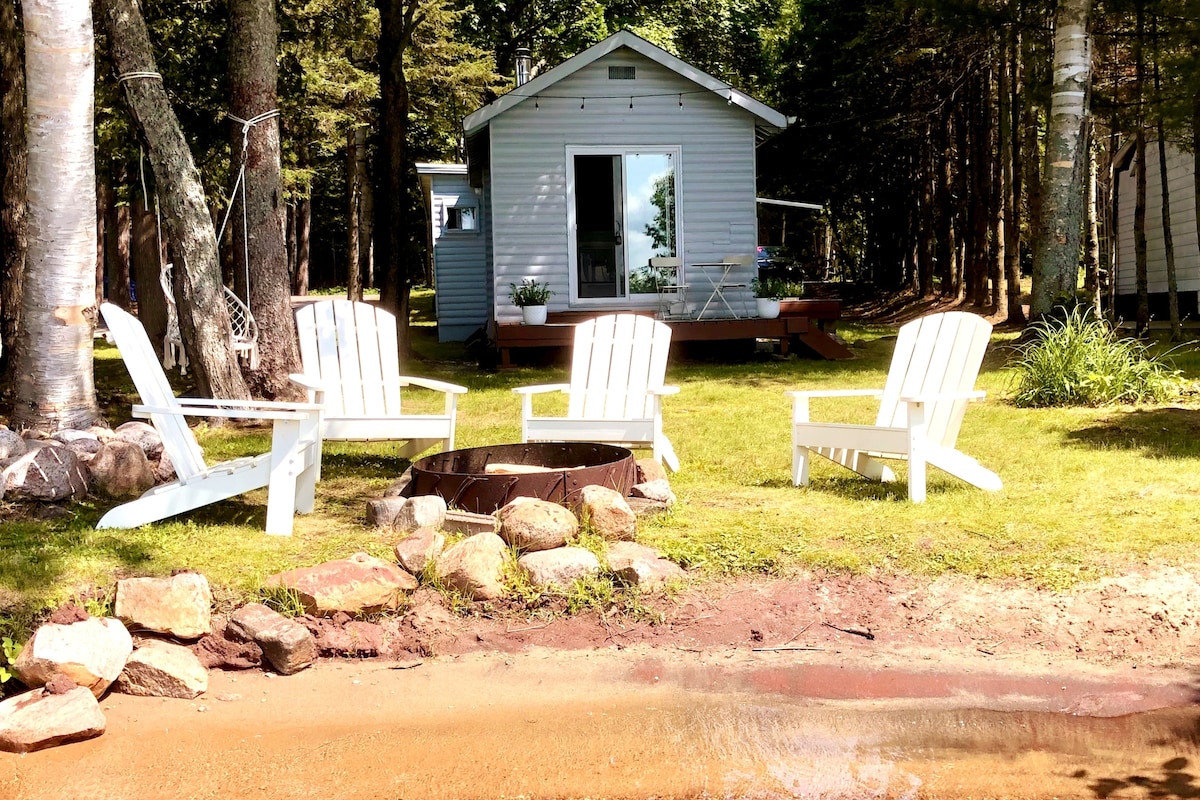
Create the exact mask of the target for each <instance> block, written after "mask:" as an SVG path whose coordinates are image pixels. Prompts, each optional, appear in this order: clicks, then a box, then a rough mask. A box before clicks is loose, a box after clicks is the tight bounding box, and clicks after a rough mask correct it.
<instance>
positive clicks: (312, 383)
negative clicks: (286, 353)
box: [288, 372, 325, 392]
mask: <svg viewBox="0 0 1200 800" xmlns="http://www.w3.org/2000/svg"><path fill="white" fill-rule="evenodd" d="M288 380H290V381H291V382H292V383H295V384H297V385H299V386H301V387H303V388H305V389H307V390H308V391H310V392H323V391H325V383H324V382H323V381H319V380H317V379H316V378H310V377H309V376H308V375H305V374H304V373H303V372H293V373H292V374H290V375H288Z"/></svg>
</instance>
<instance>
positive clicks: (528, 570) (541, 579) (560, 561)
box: [517, 547, 600, 587]
mask: <svg viewBox="0 0 1200 800" xmlns="http://www.w3.org/2000/svg"><path fill="white" fill-rule="evenodd" d="M517 565H518V566H520V567H521V569H522V570H523V571H524V572H525V574H526V575H528V576H529V582H530V583H532V584H534V585H535V586H563V587H565V586H569V585H570V584H571V581H574V580H577V579H579V578H587V577H591V576H593V575H599V574H600V561H599V560H598V559H597V558H596V556H595V555H593V554H592V552H591V551H590V550H585V549H583V548H582V547H556V548H554V549H553V550H539V551H538V552H536V553H527V554H525V555H523V556H521V557H520V558H518V559H517Z"/></svg>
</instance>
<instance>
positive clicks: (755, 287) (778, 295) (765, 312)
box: [750, 278, 788, 319]
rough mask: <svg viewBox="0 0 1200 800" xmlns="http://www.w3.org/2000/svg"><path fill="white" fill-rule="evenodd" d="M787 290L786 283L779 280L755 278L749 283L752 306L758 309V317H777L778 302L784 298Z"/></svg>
mask: <svg viewBox="0 0 1200 800" xmlns="http://www.w3.org/2000/svg"><path fill="white" fill-rule="evenodd" d="M787 288H788V284H787V282H786V281H784V280H782V279H780V278H755V279H754V280H752V281H750V289H751V290H752V291H753V292H754V304H755V305H756V306H757V307H758V316H759V317H761V318H762V319H775V318H776V317H778V316H779V301H780V300H782V299H783V298H784V297H785V292H786V290H787Z"/></svg>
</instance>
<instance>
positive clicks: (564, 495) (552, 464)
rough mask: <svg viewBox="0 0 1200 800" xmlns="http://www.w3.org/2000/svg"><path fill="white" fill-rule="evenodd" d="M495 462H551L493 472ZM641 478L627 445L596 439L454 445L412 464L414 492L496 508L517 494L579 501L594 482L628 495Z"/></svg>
mask: <svg viewBox="0 0 1200 800" xmlns="http://www.w3.org/2000/svg"><path fill="white" fill-rule="evenodd" d="M489 464H516V465H521V466H537V467H545V468H546V471H544V472H531V473H524V474H519V475H514V474H499V475H492V474H487V473H486V469H487V466H488V465H489ZM635 483H637V462H636V461H635V460H634V457H633V453H632V452H631V451H629V450H628V449H627V448H624V447H614V446H612V445H607V444H595V443H591V442H584V443H579V442H529V443H527V444H501V445H492V446H489V447H469V448H465V449H462V450H449V451H447V452H445V453H436V454H434V455H431V456H426V457H424V458H421V459H418V460H417V461H415V462H414V463H413V465H412V481H411V482H410V483H409V484H408V486H407V487H405V490H404V494H405V495H406V496H408V497H416V496H419V495H426V494H436V495H440V496H441V497H442V498H444V499H445V500H446V504H447V505H448V506H450V507H451V508H460V509H463V510H464V511H471V512H474V513H477V514H491V513H493V512H495V511H496V509H498V508H501V507H502V506H504V505H505V504H507V503H508V502H509V501H510V500H512V499H513V498H515V497H536V498H540V499H542V500H549V501H550V502H553V503H561V504H563V505H566V506H573V505H575V504H576V503H578V500H579V491H580V490H581V489H582V488H583V487H584V486H591V485H593V484H596V485H600V486H607V487H609V488H610V489H615V490H616V491H618V492H620V493H621V494H622V495H623V496H627V495H628V494H629V489H630V487H631V486H633V485H634V484H635Z"/></svg>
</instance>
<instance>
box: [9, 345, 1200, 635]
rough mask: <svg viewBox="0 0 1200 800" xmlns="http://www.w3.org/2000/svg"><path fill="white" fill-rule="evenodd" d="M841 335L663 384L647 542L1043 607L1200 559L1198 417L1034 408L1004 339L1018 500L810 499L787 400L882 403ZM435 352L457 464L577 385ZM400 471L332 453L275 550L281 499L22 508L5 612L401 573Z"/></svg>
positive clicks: (996, 353) (422, 369)
mask: <svg viewBox="0 0 1200 800" xmlns="http://www.w3.org/2000/svg"><path fill="white" fill-rule="evenodd" d="M842 333H843V334H844V335H845V336H846V338H847V339H849V340H850V342H851V344H852V346H853V347H854V350H855V352H856V353H857V354H858V355H859V358H857V359H856V360H854V361H849V362H826V361H817V360H809V359H797V358H791V359H788V360H778V359H776V358H772V357H770V356H767V355H760V356H759V357H757V358H756V359H754V360H752V361H749V362H747V363H741V364H728V363H702V362H686V361H685V362H679V363H675V364H673V365H672V367H671V368H670V369H669V370H668V380H669V382H671V383H674V384H678V385H679V386H680V387H681V391H680V393H679V395H677V396H674V397H670V398H667V400H666V404H665V408H666V411H665V415H664V425H665V428H666V432H667V435H668V436H669V437H670V438H671V440H672V442H673V443H674V445H675V448H676V450H677V451H678V453H679V454H680V457H681V458H682V460H683V469H682V471H681V472H679V473H678V474H676V475H673V476H672V478H671V481H672V486H673V488H674V490H675V493H676V494H677V495H678V497H679V501H680V502H679V504H678V506H677V507H676V508H675V510H674V511H672V512H671V513H669V514H665V515H663V516H661V517H659V518H657V519H653V520H650V521H644V522H643V523H642V525H641V529H640V532H639V538H640V539H641V540H642V541H643V542H645V543H648V544H651V545H654V546H656V547H658V548H660V549H662V550H663V551H664V552H666V553H667V554H668V555H670V556H671V557H672V558H674V559H676V560H677V561H679V562H680V563H682V564H683V565H685V566H687V567H689V568H690V569H692V570H693V571H694V572H695V573H697V574H698V575H700V576H725V575H746V574H751V575H764V576H768V575H769V576H780V577H786V576H788V575H792V574H797V573H799V572H802V571H807V570H814V569H817V570H832V571H839V572H849V573H859V574H871V573H876V574H878V573H903V574H910V575H917V576H927V577H930V578H932V577H935V576H937V575H940V574H943V573H948V572H953V573H959V574H963V575H967V576H973V577H978V578H983V579H1011V580H1017V581H1021V582H1025V583H1027V584H1029V585H1035V586H1042V587H1047V588H1065V587H1069V586H1071V585H1073V584H1075V583H1077V582H1079V581H1083V580H1087V579H1092V578H1096V577H1099V576H1102V575H1106V574H1117V573H1121V572H1124V571H1128V570H1130V569H1134V568H1144V567H1146V566H1147V565H1149V566H1155V565H1168V564H1185V563H1189V562H1191V561H1193V560H1194V559H1195V552H1196V545H1197V542H1198V540H1200V504H1198V503H1197V502H1196V495H1197V490H1198V489H1200V477H1198V476H1200V403H1197V402H1194V401H1192V400H1185V401H1176V402H1172V403H1166V404H1133V405H1118V406H1108V407H1101V408H1089V407H1080V408H1042V409H1022V408H1018V407H1016V405H1014V403H1013V402H1012V401H1011V397H1012V395H1013V394H1014V392H1015V377H1014V372H1013V370H1012V369H1011V368H1010V367H1009V366H1008V364H1009V363H1010V361H1011V360H1012V352H1011V350H1010V349H1009V345H1008V343H1007V342H1005V341H1004V339H1003V337H997V338H996V339H995V340H994V343H993V349H992V351H991V352H990V353H989V356H988V358H987V360H986V361H985V363H984V369H983V372H982V373H981V376H980V380H979V387H980V388H983V389H985V390H987V392H988V397H987V399H986V400H985V401H983V402H981V403H976V404H973V405H972V407H971V408H970V409H969V410H968V412H967V416H966V419H965V422H964V425H963V429H962V433H961V434H960V436H959V442H958V444H959V447H960V448H961V449H962V450H963V451H964V452H966V453H968V454H970V455H972V456H974V457H976V458H978V459H979V460H980V461H981V462H983V463H984V464H985V465H986V466H987V467H989V468H990V469H993V470H995V471H996V472H997V473H998V474H999V475H1000V476H1001V478H1002V479H1003V480H1004V483H1005V486H1004V489H1003V491H1001V492H998V493H994V494H993V493H987V492H983V491H980V490H977V489H975V488H973V487H970V486H968V485H966V484H963V483H961V482H959V481H957V480H956V479H954V478H951V477H950V476H948V475H945V474H943V473H941V472H940V471H938V470H936V469H931V470H930V476H929V499H928V501H927V502H926V503H924V504H921V505H912V504H910V503H909V502H907V499H906V496H907V485H906V483H905V475H906V472H905V466H904V465H903V464H901V465H899V467H898V469H897V473H898V475H899V477H900V480H899V481H898V482H897V483H894V484H877V483H872V482H869V481H866V480H864V479H861V478H859V477H857V476H856V475H854V474H853V473H850V472H846V471H844V470H842V469H841V468H840V467H837V466H836V465H833V464H831V463H829V462H823V459H816V460H814V465H813V473H812V483H811V484H810V485H809V486H808V487H805V488H795V487H793V486H792V485H791V480H790V464H791V454H790V446H789V441H790V432H789V428H790V425H789V422H790V405H789V403H788V401H787V398H786V397H784V394H783V393H784V392H785V391H786V390H789V389H797V388H806V389H834V388H872V387H880V386H882V384H883V381H884V378H885V375H886V370H887V364H888V359H889V358H890V355H891V350H892V347H893V344H894V335H895V331H894V329H889V328H884V327H871V326H850V325H847V326H844V327H843V330H842ZM419 337H420V338H421V346H422V350H423V351H424V354H425V358H423V359H422V360H421V361H420V362H418V363H415V364H413V365H412V367H411V369H412V371H414V372H416V373H417V374H423V375H428V376H429V377H434V378H440V379H443V380H449V381H453V382H456V383H461V384H463V385H466V386H468V387H469V389H470V392H469V393H468V394H467V395H465V396H464V397H462V398H461V400H460V404H459V425H458V445H459V446H460V447H473V446H478V445H485V444H495V443H503V442H514V441H517V440H518V438H519V431H520V402H519V398H518V397H517V396H516V395H514V394H513V393H512V389H513V388H514V387H517V386H524V385H530V384H537V383H550V382H557V381H560V380H562V379H564V378H565V376H566V373H567V368H566V366H565V364H564V365H560V366H544V367H536V368H534V367H524V368H517V369H513V370H504V371H500V372H494V373H489V372H483V371H480V370H478V369H477V368H476V367H475V365H474V364H473V363H470V362H468V361H467V360H466V359H465V354H464V353H462V351H461V350H459V349H457V348H450V347H446V346H444V345H443V346H439V345H436V344H434V343H433V341H432V337H431V336H428V335H427V334H426V333H422V334H419ZM96 358H97V370H96V371H97V383H98V384H99V385H100V392H101V397H102V401H103V403H104V404H105V407H106V409H107V410H108V413H109V420H110V422H111V423H113V424H114V425H115V424H120V423H121V422H123V421H125V420H126V419H128V413H129V408H130V405H131V404H132V403H133V402H135V397H134V395H133V392H132V388H131V386H130V384H129V380H128V377H127V376H126V375H125V373H124V369H123V365H122V362H121V360H120V356H119V354H118V353H117V351H116V350H115V348H111V347H106V346H104V345H103V344H98V345H97V356H96ZM1174 361H1175V365H1176V367H1178V368H1179V369H1180V371H1181V373H1182V375H1183V377H1185V378H1194V377H1196V375H1197V374H1198V372H1200V359H1197V358H1196V357H1195V356H1194V355H1192V354H1190V353H1182V354H1180V353H1178V352H1177V353H1176V355H1175V358H1174ZM543 399H547V400H550V399H549V398H543ZM429 402H431V403H436V402H437V398H436V397H431V398H429ZM551 402H552V400H551ZM419 407H420V405H419V402H418V403H417V405H415V406H414V407H413V410H418V409H419ZM551 410H553V409H552V408H549V409H547V411H551ZM813 418H814V419H827V420H831V421H846V422H871V421H873V418H874V409H873V407H872V404H871V402H870V401H869V400H865V399H858V398H854V399H849V400H847V399H837V400H833V399H831V400H823V401H814V403H813ZM198 435H199V438H200V440H201V443H202V444H203V445H204V446H205V448H206V454H207V456H208V458H209V459H210V460H219V459H225V458H231V457H234V456H238V455H247V454H252V453H256V452H262V451H263V450H264V449H265V448H266V446H267V437H268V436H269V431H267V430H265V429H261V430H251V431H246V430H235V429H219V430H208V429H201V430H199V431H198ZM392 453H393V451H392V448H391V447H390V446H389V445H387V444H371V445H358V444H353V443H331V444H327V446H326V448H325V456H324V469H323V479H322V481H321V483H320V484H319V485H318V489H317V506H316V512H315V513H314V514H311V515H307V516H305V515H298V516H297V518H296V529H295V535H294V536H292V537H290V538H279V537H269V536H266V535H265V534H264V533H263V523H264V518H265V501H266V496H265V490H264V491H259V492H255V493H251V494H248V495H244V496H242V497H240V498H236V499H233V500H229V501H226V502H223V503H219V504H216V505H212V506H208V507H206V508H203V509H199V510H197V511H194V512H192V513H190V514H188V515H184V516H183V517H181V518H177V519H175V520H172V521H167V522H164V523H160V524H154V525H150V526H146V527H144V528H141V529H137V530H129V531H113V530H106V531H97V530H95V529H94V525H95V522H96V520H97V519H99V517H100V515H101V514H102V513H103V511H104V510H105V509H106V508H108V507H109V505H111V504H110V503H106V502H102V501H92V502H90V503H85V504H81V505H76V506H73V507H72V511H73V512H74V513H73V516H72V517H70V518H66V519H61V520H52V521H39V520H33V519H24V518H19V517H16V516H15V511H16V510H17V507H15V506H11V505H10V506H8V508H6V509H5V512H6V515H5V521H4V523H3V524H2V525H0V609H3V611H4V612H5V613H6V614H8V615H9V616H10V618H13V619H14V620H15V618H16V617H18V616H20V615H21V614H27V613H30V610H36V609H37V608H40V607H44V606H46V605H53V604H57V603H59V602H62V601H63V600H66V599H70V598H77V599H79V598H82V599H88V598H94V597H95V594H96V592H97V590H99V591H100V592H103V591H105V590H106V589H107V588H111V586H112V583H113V580H114V578H115V577H118V576H126V575H166V574H169V573H170V572H171V571H173V570H178V569H185V568H187V569H196V570H200V571H202V572H204V573H205V574H206V575H207V576H208V577H209V579H210V581H212V582H213V584H214V585H215V586H217V587H218V588H219V591H220V593H221V595H222V596H223V597H226V598H227V599H228V600H229V601H230V602H234V601H237V600H240V599H243V598H246V597H249V596H252V595H254V594H255V593H257V592H258V591H259V589H260V587H261V585H262V582H263V579H264V578H265V577H266V576H267V575H270V574H272V573H274V572H277V571H280V570H284V569H289V568H292V567H296V566H301V565H308V564H313V563H317V562H319V561H322V560H325V559H330V558H337V557H343V556H346V555H349V554H351V553H353V552H356V551H359V550H362V551H366V552H370V553H373V554H376V555H379V556H388V555H389V554H390V551H391V546H392V544H394V541H393V539H394V538H395V537H394V536H393V535H392V534H385V533H380V532H378V531H375V530H373V529H371V528H368V527H367V526H366V523H365V509H366V504H367V501H368V500H369V499H372V498H374V497H378V496H379V495H381V494H382V492H383V490H384V488H385V487H386V486H387V485H388V484H389V483H390V482H391V481H392V480H394V479H395V478H396V477H397V476H398V475H399V474H400V473H401V472H402V471H403V470H404V469H405V468H406V467H407V465H408V462H406V461H404V460H402V459H399V458H397V457H395V456H394V455H393V454H392ZM639 455H646V454H645V453H640V454H639ZM0 622H2V621H0Z"/></svg>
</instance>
